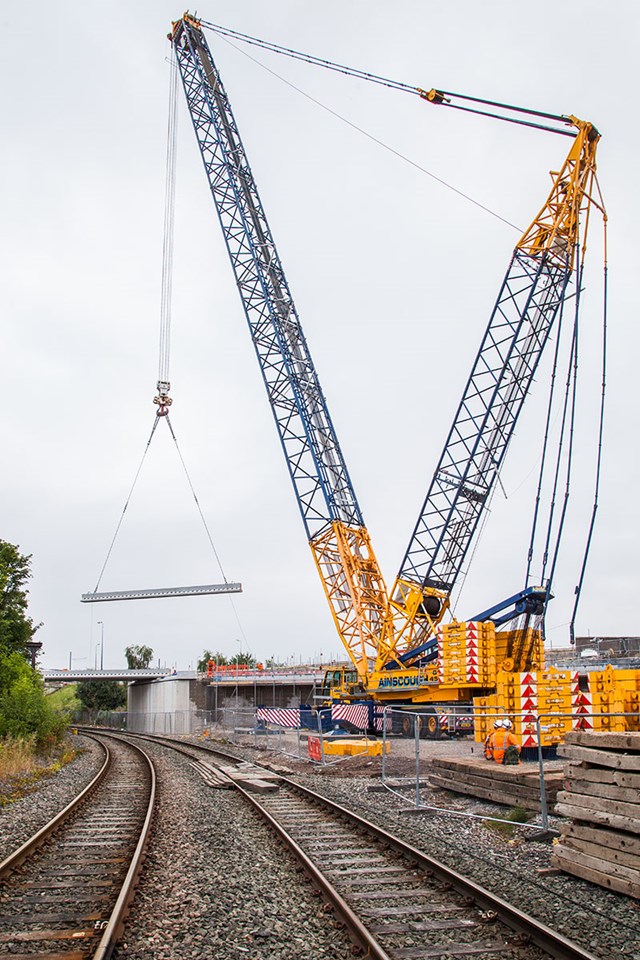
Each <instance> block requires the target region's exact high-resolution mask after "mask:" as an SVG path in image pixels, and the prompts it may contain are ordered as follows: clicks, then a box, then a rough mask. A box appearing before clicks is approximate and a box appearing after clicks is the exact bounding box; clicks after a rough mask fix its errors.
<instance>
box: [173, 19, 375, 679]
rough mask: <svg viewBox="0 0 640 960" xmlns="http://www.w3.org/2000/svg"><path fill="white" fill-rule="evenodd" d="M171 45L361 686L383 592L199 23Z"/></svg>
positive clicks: (293, 472)
mask: <svg viewBox="0 0 640 960" xmlns="http://www.w3.org/2000/svg"><path fill="white" fill-rule="evenodd" d="M170 40H171V42H172V44H173V47H174V50H175V55H176V59H177V63H178V67H179V70H180V76H181V79H182V84H183V87H184V91H185V95H186V99H187V105H188V108H189V113H190V115H191V119H192V121H193V126H194V130H195V133H196V137H197V140H198V146H199V148H200V153H201V156H202V160H203V163H204V167H205V171H206V174H207V178H208V182H209V186H210V189H211V194H212V196H213V200H214V203H215V206H216V210H217V213H218V218H219V220H220V225H221V227H222V232H223V235H224V239H225V242H226V246H227V251H228V254H229V258H230V260H231V265H232V267H233V271H234V274H235V278H236V282H237V285H238V291H239V293H240V297H241V300H242V304H243V307H244V311H245V315H246V319H247V322H248V325H249V329H250V332H251V338H252V341H253V345H254V348H255V351H256V355H257V358H258V362H259V364H260V369H261V372H262V377H263V381H264V385H265V388H266V391H267V396H268V398H269V403H270V405H271V410H272V413H273V416H274V419H275V423H276V427H277V430H278V435H279V438H280V442H281V444H282V448H283V451H284V455H285V459H286V462H287V467H288V470H289V474H290V476H291V481H292V483H293V487H294V490H295V493H296V498H297V502H298V507H299V509H300V513H301V516H302V520H303V523H304V526H305V529H306V532H307V537H308V539H309V544H310V546H311V549H312V552H313V555H314V559H315V562H316V565H317V567H318V570H319V573H320V576H321V578H322V582H323V585H324V589H325V593H326V595H327V598H328V600H329V603H330V605H331V610H332V613H333V617H334V621H335V623H336V626H337V628H338V631H339V633H340V636H341V638H342V641H343V643H344V644H345V646H346V648H347V651H348V652H349V655H350V657H351V659H352V661H353V663H354V665H355V667H356V669H357V671H358V673H359V675H360V676H361V677H366V676H367V675H368V672H369V670H370V667H371V665H372V663H373V661H374V660H375V656H376V653H377V637H378V635H379V633H380V622H381V619H382V614H383V612H384V610H385V609H386V606H387V598H386V587H385V584H384V581H383V578H382V575H381V573H380V570H379V568H378V564H377V561H376V559H375V555H374V554H373V551H372V549H371V546H370V543H369V538H368V534H367V531H366V529H365V526H364V521H363V518H362V514H361V511H360V507H359V506H358V502H357V500H356V496H355V493H354V490H353V487H352V485H351V480H350V478H349V474H348V471H347V468H346V464H345V461H344V458H343V456H342V451H341V449H340V445H339V443H338V438H337V436H336V433H335V430H334V427H333V424H332V422H331V417H330V415H329V411H328V409H327V405H326V401H325V398H324V394H323V392H322V389H321V387H320V383H319V380H318V376H317V373H316V370H315V367H314V364H313V361H312V359H311V355H310V353H309V348H308V346H307V342H306V339H305V336H304V333H303V330H302V327H301V325H300V320H299V318H298V315H297V312H296V308H295V304H294V302H293V298H292V296H291V292H290V290H289V286H288V283H287V280H286V277H285V274H284V270H283V267H282V264H281V262H280V258H279V256H278V251H277V249H276V246H275V243H274V240H273V237H272V234H271V230H270V228H269V224H268V222H267V218H266V216H265V213H264V209H263V206H262V203H261V201H260V197H259V195H258V190H257V187H256V184H255V180H254V178H253V174H252V171H251V167H250V166H249V161H248V159H247V156H246V153H245V150H244V147H243V144H242V140H241V138H240V134H239V132H238V128H237V125H236V122H235V119H234V116H233V113H232V111H231V106H230V103H229V99H228V97H227V95H226V92H225V90H224V86H223V84H222V80H221V78H220V74H219V72H218V70H217V68H216V66H215V63H214V60H213V57H212V54H211V51H210V49H209V47H208V45H207V42H206V40H205V38H204V35H203V33H202V30H201V28H200V23H199V21H197V20H196V19H195V18H193V17H191V16H189V15H188V14H185V16H184V17H183V18H182V19H181V20H178V21H176V22H175V23H174V24H173V29H172V33H171V34H170Z"/></svg>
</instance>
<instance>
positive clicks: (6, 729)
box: [0, 650, 67, 750]
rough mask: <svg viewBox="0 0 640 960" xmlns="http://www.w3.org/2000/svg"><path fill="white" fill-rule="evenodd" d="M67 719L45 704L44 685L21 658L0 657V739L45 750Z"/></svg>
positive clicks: (16, 655) (16, 653) (13, 655)
mask: <svg viewBox="0 0 640 960" xmlns="http://www.w3.org/2000/svg"><path fill="white" fill-rule="evenodd" d="M66 726H67V718H66V716H65V715H63V714H62V713H59V712H58V711H56V710H55V709H54V708H53V707H52V706H51V704H50V703H49V702H48V701H47V698H46V696H45V693H44V683H43V681H42V677H41V676H40V674H39V673H37V672H36V671H35V670H33V669H32V667H31V666H30V664H28V663H27V661H26V660H25V658H24V655H23V654H22V653H21V652H19V651H17V650H14V651H13V652H12V653H9V654H5V655H0V739H19V740H29V741H33V743H34V745H35V747H36V749H38V750H45V749H47V748H48V747H51V746H53V745H54V744H55V743H57V742H58V741H59V740H60V739H61V737H62V734H63V732H64V730H65V729H66Z"/></svg>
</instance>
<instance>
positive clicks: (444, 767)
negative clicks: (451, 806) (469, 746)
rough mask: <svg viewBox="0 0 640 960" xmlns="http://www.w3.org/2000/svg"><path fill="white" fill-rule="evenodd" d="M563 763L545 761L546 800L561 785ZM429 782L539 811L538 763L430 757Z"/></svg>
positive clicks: (551, 796)
mask: <svg viewBox="0 0 640 960" xmlns="http://www.w3.org/2000/svg"><path fill="white" fill-rule="evenodd" d="M562 780H563V770H562V762H561V761H559V760H550V761H547V762H546V763H545V764H544V783H545V792H546V794H547V801H548V802H549V803H554V802H555V799H556V794H557V792H558V790H560V789H561V787H562ZM429 783H430V784H431V786H433V787H442V788H444V789H445V790H451V791H453V792H454V793H465V794H467V795H468V796H471V797H478V798H479V799H481V800H491V801H492V802H493V803H499V804H502V805H504V806H507V807H524V809H525V810H535V811H539V810H540V768H539V766H538V764H537V763H520V764H517V765H516V764H514V765H513V766H503V765H502V764H501V763H496V762H495V761H494V760H485V759H481V758H478V757H474V758H472V759H468V760H461V759H447V758H445V757H433V758H432V759H431V760H430V761H429Z"/></svg>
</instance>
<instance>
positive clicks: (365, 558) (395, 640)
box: [169, 13, 637, 742]
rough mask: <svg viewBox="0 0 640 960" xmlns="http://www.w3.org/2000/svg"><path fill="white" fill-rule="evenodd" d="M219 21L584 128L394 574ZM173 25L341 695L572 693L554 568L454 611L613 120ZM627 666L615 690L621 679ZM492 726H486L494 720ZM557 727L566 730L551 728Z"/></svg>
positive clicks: (516, 261) (530, 116)
mask: <svg viewBox="0 0 640 960" xmlns="http://www.w3.org/2000/svg"><path fill="white" fill-rule="evenodd" d="M205 29H210V30H212V31H214V32H216V33H220V34H223V35H227V36H232V37H233V38H234V39H236V40H241V41H247V42H250V43H252V44H254V45H256V44H257V45H262V46H266V47H268V49H270V50H272V51H275V52H280V53H283V54H286V55H288V56H295V57H296V58H297V59H302V60H308V61H309V62H311V63H315V64H318V65H321V66H323V67H328V68H329V69H335V70H339V71H340V72H342V73H346V74H350V75H354V76H358V77H360V78H364V79H368V80H372V81H373V82H376V83H383V84H385V85H386V86H388V87H392V88H395V89H397V90H402V91H406V92H409V93H412V94H414V95H417V96H419V97H420V98H422V100H423V101H426V102H427V103H431V104H433V105H436V106H438V108H444V107H447V106H451V107H454V108H456V109H458V110H470V111H472V112H473V113H476V114H477V113H480V114H486V115H487V116H491V117H498V118H499V119H503V120H509V121H511V122H517V123H524V124H526V125H527V126H531V127H540V128H542V129H545V130H551V131H554V132H556V133H560V134H562V135H565V136H569V137H571V138H572V143H571V149H570V150H569V153H568V156H567V158H566V160H565V161H564V163H563V164H562V166H561V168H560V170H559V171H558V172H557V173H555V174H552V178H553V182H552V189H551V192H550V194H549V196H548V198H547V200H546V202H545V203H544V205H543V207H542V209H541V210H540V212H539V214H538V215H537V216H536V217H535V218H534V220H533V222H532V224H531V226H530V227H529V229H528V230H527V231H525V233H524V234H523V236H522V238H521V240H520V241H519V243H518V244H517V245H516V248H515V250H514V252H513V256H512V258H511V262H510V264H509V267H508V270H507V273H506V276H505V279H504V281H503V284H502V287H501V289H500V293H499V295H498V299H497V302H496V305H495V307H494V310H493V312H492V314H491V316H490V319H489V323H488V326H487V329H486V332H485V335H484V338H483V340H482V343H481V346H480V349H479V351H478V354H477V357H476V360H475V362H474V365H473V368H472V371H471V374H470V376H469V380H468V382H467V385H466V388H465V391H464V393H463V396H462V399H461V401H460V405H459V407H458V410H457V413H456V415H455V417H454V420H453V423H452V426H451V430H450V432H449V436H448V438H447V441H446V443H445V445H444V449H443V451H442V454H441V457H440V460H439V462H438V465H437V467H436V470H435V473H434V476H433V480H432V482H431V486H430V488H429V490H428V492H427V496H426V498H425V501H424V504H423V506H422V509H421V511H420V513H419V516H418V520H417V522H416V525H415V528H414V531H413V534H412V536H411V539H410V541H409V546H408V548H407V551H406V553H405V556H404V559H403V562H402V564H401V566H400V570H399V573H398V575H397V577H396V580H395V582H394V584H393V587H392V589H391V590H388V589H387V586H386V583H385V579H384V577H383V575H382V572H381V570H380V567H379V565H378V562H377V559H376V556H375V552H374V550H373V547H372V544H371V540H370V536H369V532H368V530H367V527H366V525H365V523H364V519H363V516H362V512H361V510H360V507H359V504H358V501H357V498H356V495H355V491H354V489H353V485H352V483H351V479H350V477H349V473H348V470H347V467H346V462H345V459H344V457H343V454H342V450H341V448H340V445H339V443H338V438H337V436H336V433H335V430H334V427H333V423H332V421H331V417H330V415H329V410H328V407H327V403H326V399H325V394H324V392H323V391H322V389H321V386H320V381H319V379H318V375H317V372H316V369H315V366H314V364H313V360H312V358H311V354H310V351H309V347H308V344H307V341H306V338H305V336H304V333H303V330H302V326H301V323H300V319H299V317H298V314H297V310H296V307H295V304H294V301H293V297H292V294H291V291H290V289H289V285H288V281H287V278H286V276H285V273H284V269H283V266H282V263H281V261H280V258H279V254H278V251H277V248H276V245H275V241H274V239H273V235H272V233H271V229H270V226H269V224H268V221H267V218H266V214H265V211H264V207H263V205H262V201H261V199H260V196H259V194H258V190H257V186H256V183H255V179H254V177H253V173H252V170H251V167H250V164H249V161H248V158H247V155H246V151H245V149H244V146H243V143H242V140H241V137H240V133H239V130H238V126H237V123H236V120H235V117H234V115H233V112H232V110H231V105H230V102H229V98H228V96H227V93H226V90H225V88H224V85H223V82H222V78H221V76H220V73H219V71H218V68H217V66H216V64H215V61H214V58H213V54H212V52H211V50H210V48H209V46H208V44H207V41H206V38H205V34H204V30H205ZM169 40H170V42H171V44H172V48H173V52H174V56H175V59H176V63H177V66H178V70H179V74H180V77H181V80H182V84H183V87H184V92H185V96H186V100H187V105H188V109H189V112H190V115H191V119H192V121H193V126H194V130H195V134H196V138H197V141H198V146H199V148H200V153H201V156H202V160H203V164H204V168H205V172H206V176H207V179H208V182H209V186H210V189H211V194H212V197H213V200H214V203H215V206H216V210H217V213H218V216H219V220H220V224H221V228H222V231H223V234H224V238H225V242H226V246H227V251H228V254H229V257H230V261H231V266H232V269H233V271H234V274H235V278H236V281H237V286H238V291H239V293H240V297H241V301H242V306H243V308H244V312H245V317H246V320H247V324H248V327H249V332H250V335H251V338H252V341H253V344H254V348H255V351H256V356H257V359H258V363H259V366H260V370H261V374H262V377H263V381H264V384H265V388H266V392H267V397H268V401H269V404H270V406H271V409H272V412H273V416H274V421H275V424H276V430H277V433H278V437H279V440H280V443H281V446H282V449H283V452H284V455H285V459H286V463H287V467H288V470H289V474H290V477H291V481H292V485H293V488H294V492H295V495H296V499H297V502H298V506H299V508H300V513H301V517H302V521H303V524H304V527H305V531H306V534H307V539H308V542H309V545H310V548H311V551H312V555H313V558H314V562H315V565H316V567H317V570H318V573H319V576H320V579H321V582H322V585H323V588H324V591H325V594H326V597H327V601H328V603H329V607H330V610H331V613H332V616H333V620H334V623H335V627H336V630H337V632H338V635H339V636H340V639H341V641H342V643H343V645H344V647H345V650H346V651H347V654H348V656H349V659H350V661H351V664H352V666H351V667H350V668H349V669H348V670H346V671H344V670H340V671H333V672H332V675H331V676H328V678H327V683H326V692H327V694H330V695H331V696H332V697H333V699H335V700H338V701H341V702H342V704H343V705H353V704H362V705H367V706H368V708H369V709H370V710H371V709H372V707H373V705H375V704H381V703H382V704H396V705H402V706H403V707H406V708H411V707H414V708H416V707H420V706H422V705H431V706H432V707H433V709H434V711H435V709H436V708H438V709H439V708H440V707H441V706H442V705H443V704H446V705H452V704H466V705H469V706H470V705H472V704H473V703H475V704H476V705H477V706H478V707H481V708H482V709H483V710H486V711H487V716H489V715H491V714H492V711H494V710H496V711H500V712H505V711H508V710H513V711H515V709H516V705H517V704H521V703H523V702H524V703H529V701H530V700H532V697H531V696H525V697H524V700H522V696H523V693H522V692H523V691H524V690H528V689H529V688H531V690H535V693H536V696H537V697H538V701H539V702H543V703H544V704H545V705H546V704H551V702H552V701H554V702H557V703H558V704H562V706H565V705H566V704H567V703H568V702H569V701H568V699H567V694H566V690H565V689H564V686H563V684H564V685H565V686H566V685H567V684H568V683H571V682H573V681H569V680H563V679H560V675H559V674H556V672H554V671H551V670H546V669H545V665H544V652H543V642H542V634H541V630H540V627H541V623H542V618H543V616H544V612H545V608H546V604H547V601H548V598H549V586H550V584H549V582H547V583H545V584H544V586H540V587H535V586H527V587H525V588H524V589H523V590H521V591H519V592H518V593H516V594H514V595H513V596H511V597H509V598H508V600H505V601H503V602H501V603H499V604H496V605H494V606H493V607H490V608H488V609H487V610H485V611H483V612H482V613H481V614H479V615H477V616H475V617H473V618H472V619H471V620H469V621H466V622H458V621H453V622H449V623H445V622H444V618H445V615H447V614H448V613H449V606H450V597H451V591H452V589H453V587H454V585H455V583H456V581H457V579H458V578H459V575H460V573H461V569H462V566H463V563H464V561H465V559H466V558H467V556H468V553H469V550H470V547H471V544H472V542H473V540H474V537H475V536H476V534H477V532H478V524H479V521H480V518H481V516H482V514H483V511H484V510H485V507H486V505H487V503H488V501H489V499H490V496H491V494H492V492H493V490H494V489H495V485H496V483H497V480H498V476H499V472H500V468H501V466H502V463H503V460H504V456H505V454H506V450H507V448H508V445H509V442H510V440H511V437H512V435H513V432H514V429H515V425H516V422H517V420H518V417H519V414H520V411H521V409H522V406H523V403H524V401H525V398H526V396H527V394H528V391H529V388H530V386H531V383H532V380H533V378H534V375H535V372H536V368H537V366H538V362H539V360H540V357H541V355H542V353H543V350H544V348H545V345H546V343H547V341H548V339H549V335H550V333H551V331H552V329H553V327H554V324H555V323H556V320H557V318H558V316H559V314H560V312H561V310H562V306H563V304H564V303H565V301H566V300H567V298H569V297H571V296H573V295H574V289H575V286H574V285H575V283H576V274H577V270H576V260H577V257H578V250H579V248H581V249H582V250H584V247H585V234H586V227H587V225H588V222H589V216H590V213H591V211H592V210H593V209H597V210H599V211H600V212H601V213H602V215H603V216H604V209H603V208H602V204H601V201H600V198H599V192H598V188H597V181H596V159H595V158H596V148H597V144H598V140H599V133H598V131H597V130H596V129H595V127H594V126H593V125H592V124H591V123H588V122H584V121H581V120H578V119H577V118H575V117H570V116H558V115H554V114H548V113H542V112H540V111H528V110H524V109H522V108H516V107H512V106H509V105H506V104H497V103H495V102H493V101H483V100H480V99H478V98H474V97H464V96H461V95H458V94H452V93H449V92H447V91H439V90H432V91H429V92H425V91H424V90H422V89H421V88H417V87H411V86H408V85H406V84H402V83H398V82H395V81H390V80H387V79H385V78H381V77H376V76H374V75H371V74H366V73H364V72H363V71H358V70H354V69H353V68H349V67H344V66H342V65H338V64H331V63H330V62H328V61H325V60H323V61H320V60H319V59H318V58H313V57H309V56H307V55H305V54H300V53H297V52H295V51H291V50H286V49H285V48H282V47H278V46H277V45H276V44H271V43H269V44H267V43H266V42H265V41H261V40H259V39H257V38H255V37H247V36H246V35H243V34H239V33H238V32H237V31H230V30H228V29H227V28H222V27H219V26H216V25H214V24H207V23H205V22H204V21H201V20H198V19H197V18H195V17H193V16H191V15H189V14H188V13H187V14H185V15H184V16H183V17H182V18H181V19H179V20H177V21H175V22H174V23H173V25H172V29H171V32H170V34H169ZM581 231H582V233H581ZM516 619H518V622H517V624H516V625H514V621H515V620H516ZM507 625H509V628H508V629H506V627H507ZM567 676H568V675H567ZM611 682H612V684H613V686H614V687H615V688H616V689H617V683H616V680H615V679H614V680H612V681H611ZM516 689H517V690H518V691H520V693H519V698H520V699H518V697H516ZM636 690H637V687H636ZM616 702H617V701H616ZM526 709H527V710H528V709H529V708H528V707H527V708H526ZM531 709H532V712H533V706H532V707H531ZM481 726H482V725H480V726H479V727H478V729H477V731H476V735H477V736H482V730H481V729H480V727H481ZM435 728H437V723H436V724H435V726H434V729H435ZM560 733H561V731H559V730H558V735H560ZM555 737H556V733H555V732H554V733H553V735H552V736H551V737H550V738H548V742H555Z"/></svg>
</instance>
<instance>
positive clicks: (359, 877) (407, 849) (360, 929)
mask: <svg viewBox="0 0 640 960" xmlns="http://www.w3.org/2000/svg"><path fill="white" fill-rule="evenodd" d="M145 739H149V740H153V741H154V742H158V743H161V744H163V745H164V746H167V747H171V748H172V749H177V750H179V752H180V753H182V754H185V755H186V756H189V757H192V758H193V757H195V756H202V754H203V753H204V754H206V755H207V759H208V763H209V764H211V761H212V757H215V756H218V757H220V758H221V759H222V761H223V762H224V763H225V764H226V765H228V764H229V762H230V761H232V760H234V759H235V760H238V761H240V758H239V757H234V756H233V755H232V754H230V753H227V752H226V751H223V750H219V749H217V748H213V747H211V746H206V747H203V746H200V745H198V744H193V743H188V744H187V743H185V742H184V741H179V742H174V741H172V740H171V739H170V738H166V737H149V736H147V735H145ZM279 783H280V786H279V789H278V790H277V791H274V792H269V793H265V794H255V793H252V792H249V791H247V790H246V789H244V787H243V786H242V783H241V782H239V783H236V787H237V789H238V790H239V791H240V792H241V793H242V794H243V796H244V797H245V799H246V800H247V802H249V803H251V804H252V805H253V807H254V808H255V809H256V810H257V811H259V813H260V814H261V815H262V816H263V817H264V818H265V820H266V821H267V822H268V824H269V825H270V827H271V828H272V829H273V830H274V831H275V832H276V833H277V835H278V836H279V838H280V839H281V841H282V842H283V843H284V844H286V845H287V846H288V847H289V849H290V850H291V851H292V852H293V854H294V855H295V857H296V858H297V860H298V862H299V863H300V864H301V867H302V868H303V869H304V871H305V872H306V873H307V875H308V876H309V877H310V879H311V881H312V883H313V884H314V886H315V887H316V889H317V890H318V891H319V892H320V893H321V895H322V896H323V897H324V898H325V900H326V901H327V903H329V904H330V905H331V906H332V908H333V909H334V910H335V912H336V914H337V916H338V917H339V918H340V920H341V921H342V923H344V924H345V926H346V927H347V928H348V931H349V934H350V935H351V937H352V939H353V940H354V943H356V944H357V946H358V948H360V949H361V950H362V951H363V952H364V953H365V954H366V955H368V956H371V957H374V958H377V960H438V958H440V960H450V958H454V957H455V958H465V957H481V958H483V960H505V958H509V960H542V958H545V960H549V958H553V960H596V958H595V957H594V956H593V954H591V953H589V952H587V951H586V950H583V949H582V948H581V947H580V946H578V945H577V944H574V943H572V942H571V941H569V940H567V939H566V938H564V937H563V936H562V935H560V934H557V933H556V932H555V931H553V930H551V929H550V928H548V927H546V926H545V925H544V924H543V923H541V922H540V921H538V920H536V919H534V918H532V917H530V916H528V915H527V914H525V913H523V912H522V911H520V910H518V909H516V908H515V907H513V906H512V905H511V904H509V903H507V902H506V901H505V900H502V899H501V898H500V897H497V896H495V895H494V894H492V893H490V892H489V891H487V890H485V889H483V888H482V887H480V886H478V885H477V884H475V883H474V882H473V881H471V880H469V879H468V878H466V877H464V876H462V875H461V874H460V873H457V872H456V871H454V870H452V869H451V868H449V867H447V866H445V865H444V864H441V863H439V862H438V861H436V860H433V859H432V858H430V857H428V856H427V855H426V854H424V853H422V852H421V851H420V850H417V849H416V848H414V847H412V846H410V845H409V844H407V843H405V842H404V841H402V840H400V839H399V838H398V837H395V836H394V835H392V834H390V833H388V832H387V831H385V830H383V829H382V828H380V827H378V826H376V825H375V824H373V823H370V822H369V821H367V820H364V819H363V818H362V817H359V816H358V815H357V814H355V813H353V812H351V811H349V810H347V809H345V808H343V807H341V806H339V805H338V804H336V803H334V802H333V801H331V800H328V799H327V798H325V797H323V796H321V795H319V794H317V793H314V792H313V791H311V790H309V789H307V788H306V787H303V786H301V785H299V784H297V783H295V782H294V781H292V780H289V779H287V778H284V777H283V778H281V779H280V782H279Z"/></svg>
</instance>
